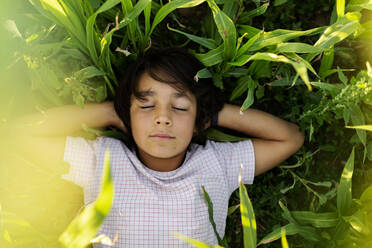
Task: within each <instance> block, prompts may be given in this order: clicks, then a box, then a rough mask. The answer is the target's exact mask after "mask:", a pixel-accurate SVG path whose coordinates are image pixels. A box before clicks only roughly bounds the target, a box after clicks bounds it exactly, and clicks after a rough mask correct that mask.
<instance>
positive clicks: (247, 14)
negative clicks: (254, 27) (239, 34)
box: [238, 3, 269, 24]
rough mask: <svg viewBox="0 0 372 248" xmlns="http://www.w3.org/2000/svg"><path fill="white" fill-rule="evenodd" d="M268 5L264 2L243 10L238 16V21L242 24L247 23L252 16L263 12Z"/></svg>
mask: <svg viewBox="0 0 372 248" xmlns="http://www.w3.org/2000/svg"><path fill="white" fill-rule="evenodd" d="M268 7H269V3H264V4H262V5H261V6H260V7H258V8H256V9H254V10H251V11H247V12H243V13H242V14H241V15H240V16H239V19H238V22H239V23H242V24H244V23H248V22H250V21H251V19H252V18H253V17H255V16H259V15H263V14H265V12H266V10H267V8H268Z"/></svg>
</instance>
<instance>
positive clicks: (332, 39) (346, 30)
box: [314, 13, 360, 50]
mask: <svg viewBox="0 0 372 248" xmlns="http://www.w3.org/2000/svg"><path fill="white" fill-rule="evenodd" d="M356 18H358V16H357V15H356V14H354V13H347V14H346V15H345V16H343V17H342V18H339V19H338V20H337V22H336V23H334V24H332V25H331V26H329V27H328V28H327V29H326V30H325V31H324V33H323V34H322V36H321V37H320V38H319V40H318V41H317V42H316V43H315V44H314V46H315V47H318V48H321V49H327V50H328V49H330V48H331V47H332V46H333V45H335V44H336V43H338V42H340V41H342V40H344V39H345V38H347V37H348V36H350V35H351V34H353V33H354V32H355V31H357V30H358V28H359V22H358V21H357V20H355V19H356ZM359 18H360V17H359Z"/></svg>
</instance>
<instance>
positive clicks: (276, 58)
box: [229, 53, 312, 91]
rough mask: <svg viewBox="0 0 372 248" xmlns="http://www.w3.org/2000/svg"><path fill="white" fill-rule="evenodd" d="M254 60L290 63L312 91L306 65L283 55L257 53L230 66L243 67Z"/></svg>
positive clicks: (242, 57)
mask: <svg viewBox="0 0 372 248" xmlns="http://www.w3.org/2000/svg"><path fill="white" fill-rule="evenodd" d="M252 60H266V61H273V62H282V63H288V64H291V65H292V66H293V68H294V69H295V70H296V72H297V73H298V74H299V75H300V76H301V78H302V80H303V81H304V82H305V84H306V86H307V87H308V89H309V91H311V89H312V88H311V84H310V80H309V76H308V74H307V68H306V64H305V63H303V62H296V61H293V60H290V59H288V58H287V57H285V56H283V55H277V54H274V53H255V54H254V55H251V56H250V55H242V56H240V57H239V58H238V59H236V61H234V62H230V63H229V64H230V65H235V66H242V65H244V64H246V63H248V62H249V61H252Z"/></svg>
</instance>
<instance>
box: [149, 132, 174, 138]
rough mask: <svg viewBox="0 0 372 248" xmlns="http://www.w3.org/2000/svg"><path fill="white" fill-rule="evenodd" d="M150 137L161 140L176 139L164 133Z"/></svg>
mask: <svg viewBox="0 0 372 248" xmlns="http://www.w3.org/2000/svg"><path fill="white" fill-rule="evenodd" d="M150 137H153V138H160V139H174V137H172V136H169V135H168V134H164V133H157V134H154V135H150Z"/></svg>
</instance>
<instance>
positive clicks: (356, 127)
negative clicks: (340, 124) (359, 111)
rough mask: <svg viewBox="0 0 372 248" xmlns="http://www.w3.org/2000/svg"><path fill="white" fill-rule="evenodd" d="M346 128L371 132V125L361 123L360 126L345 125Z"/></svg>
mask: <svg viewBox="0 0 372 248" xmlns="http://www.w3.org/2000/svg"><path fill="white" fill-rule="evenodd" d="M345 127H346V128H354V129H360V130H366V131H371V132H372V125H361V126H345Z"/></svg>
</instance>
